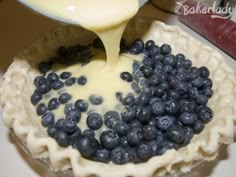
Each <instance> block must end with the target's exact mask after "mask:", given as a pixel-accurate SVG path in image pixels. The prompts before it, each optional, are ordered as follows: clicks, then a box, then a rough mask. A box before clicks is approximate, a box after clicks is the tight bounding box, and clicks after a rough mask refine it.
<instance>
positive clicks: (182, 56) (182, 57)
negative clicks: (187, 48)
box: [176, 53, 185, 61]
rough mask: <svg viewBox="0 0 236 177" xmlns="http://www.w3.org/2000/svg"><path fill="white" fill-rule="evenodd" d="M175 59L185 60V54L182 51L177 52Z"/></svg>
mask: <svg viewBox="0 0 236 177" xmlns="http://www.w3.org/2000/svg"><path fill="white" fill-rule="evenodd" d="M176 59H177V60H179V61H184V60H185V56H184V55H183V54H182V53H179V54H177V55H176Z"/></svg>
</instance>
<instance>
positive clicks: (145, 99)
mask: <svg viewBox="0 0 236 177" xmlns="http://www.w3.org/2000/svg"><path fill="white" fill-rule="evenodd" d="M150 99H151V95H150V94H149V93H146V92H141V93H140V94H139V96H138V98H137V103H138V104H140V105H141V106H146V105H148V104H149V101H150Z"/></svg>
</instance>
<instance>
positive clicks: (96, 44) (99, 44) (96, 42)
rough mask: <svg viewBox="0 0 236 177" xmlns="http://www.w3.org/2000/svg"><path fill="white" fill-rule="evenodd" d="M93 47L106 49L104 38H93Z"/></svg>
mask: <svg viewBox="0 0 236 177" xmlns="http://www.w3.org/2000/svg"><path fill="white" fill-rule="evenodd" d="M93 47H94V48H97V49H104V45H103V43H102V40H101V39H99V38H96V39H94V40H93Z"/></svg>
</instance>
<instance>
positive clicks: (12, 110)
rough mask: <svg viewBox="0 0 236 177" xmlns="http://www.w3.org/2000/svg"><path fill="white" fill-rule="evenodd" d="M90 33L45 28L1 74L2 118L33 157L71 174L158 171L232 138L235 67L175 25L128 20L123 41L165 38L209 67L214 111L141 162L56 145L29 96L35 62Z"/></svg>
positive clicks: (183, 165) (186, 164)
mask: <svg viewBox="0 0 236 177" xmlns="http://www.w3.org/2000/svg"><path fill="white" fill-rule="evenodd" d="M95 38H96V36H95V35H93V34H92V33H90V32H88V31H86V30H83V29H81V28H79V27H71V26H64V27H59V28H57V29H55V30H54V31H52V32H48V33H44V34H42V35H41V36H40V37H39V39H38V40H36V41H35V42H33V43H32V44H30V45H29V46H28V47H27V48H26V49H25V50H24V51H23V52H22V53H20V54H19V55H18V56H16V57H15V59H14V62H13V63H12V65H11V66H10V67H9V69H8V71H7V72H6V74H5V75H4V81H3V82H2V83H1V92H0V93H1V104H2V107H3V118H4V122H5V124H6V125H7V126H8V127H10V128H12V130H13V131H14V133H15V134H16V136H17V137H18V139H20V141H22V142H24V143H25V145H26V147H27V149H28V150H29V152H30V154H31V155H32V156H33V157H34V158H48V159H49V161H50V163H51V165H52V170H54V171H63V170H67V169H72V171H73V174H74V176H91V175H95V176H101V177H103V176H104V177H106V176H107V177H108V176H114V177H115V176H117V177H123V176H135V177H139V176H140V177H144V176H163V175H165V174H167V173H175V172H176V171H178V170H181V171H188V170H189V169H190V167H191V165H192V162H194V161H196V160H199V159H204V160H211V159H214V158H215V157H216V156H217V154H218V148H219V145H220V144H229V143H231V142H232V141H233V133H234V132H233V131H234V120H235V116H236V107H235V105H236V104H235V102H236V99H235V98H236V91H235V90H234V87H235V84H236V79H235V73H234V71H233V70H232V69H231V68H230V66H228V64H227V63H226V61H225V60H224V59H223V58H222V56H221V55H220V54H219V53H218V52H216V51H215V50H213V49H211V48H210V47H208V46H206V45H204V44H202V43H200V42H199V41H197V40H195V39H193V38H192V37H191V36H189V35H188V34H186V33H185V32H183V31H182V30H180V29H179V28H178V27H172V26H167V25H165V24H163V23H161V22H157V21H147V20H142V19H136V20H133V21H131V22H130V23H129V25H128V27H127V29H126V32H125V34H124V38H125V40H126V41H127V43H130V42H132V41H134V40H135V39H137V38H142V39H143V40H144V41H147V40H150V39H152V40H154V41H155V43H156V44H157V45H159V46H161V45H162V44H164V43H166V44H169V45H170V46H171V48H172V54H174V55H176V54H178V53H183V54H184V55H185V56H186V57H187V58H189V59H191V61H192V63H193V66H196V67H200V66H203V65H204V66H206V67H208V69H209V70H210V78H211V79H212V80H213V91H214V94H213V96H212V97H211V98H210V99H209V103H208V105H209V107H210V108H211V109H212V110H213V112H214V117H213V119H212V120H211V121H210V122H209V123H207V124H205V128H204V130H203V131H202V132H201V133H200V134H196V135H194V137H193V138H192V139H191V142H190V143H189V144H188V145H186V146H182V147H181V148H179V149H178V150H175V149H171V150H168V151H166V152H165V153H164V154H162V155H159V156H154V157H152V158H150V159H149V160H148V161H146V162H143V163H135V164H134V163H127V164H123V165H117V164H114V163H108V164H105V163H99V162H95V161H92V160H87V159H86V158H83V157H81V155H80V153H79V151H78V150H76V149H73V148H72V147H71V146H68V147H60V146H59V145H58V143H57V142H56V141H55V140H54V139H53V138H51V137H49V136H48V134H47V129H46V128H45V127H43V126H42V124H41V118H40V117H39V116H38V115H37V114H36V112H35V110H36V108H35V106H33V105H32V103H31V100H30V98H31V96H32V94H33V93H34V91H35V86H34V84H33V83H34V79H35V77H36V76H38V75H40V73H39V71H38V69H37V65H38V64H39V63H40V62H42V61H44V60H45V59H48V58H52V57H54V56H56V50H57V48H58V47H60V46H66V47H68V46H71V45H76V44H78V43H79V44H91V43H93V40H94V39H95Z"/></svg>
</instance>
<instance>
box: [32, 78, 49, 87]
mask: <svg viewBox="0 0 236 177" xmlns="http://www.w3.org/2000/svg"><path fill="white" fill-rule="evenodd" d="M46 83H47V79H46V78H45V77H43V76H37V77H35V78H34V85H35V86H36V87H38V86H39V85H43V84H46Z"/></svg>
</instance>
